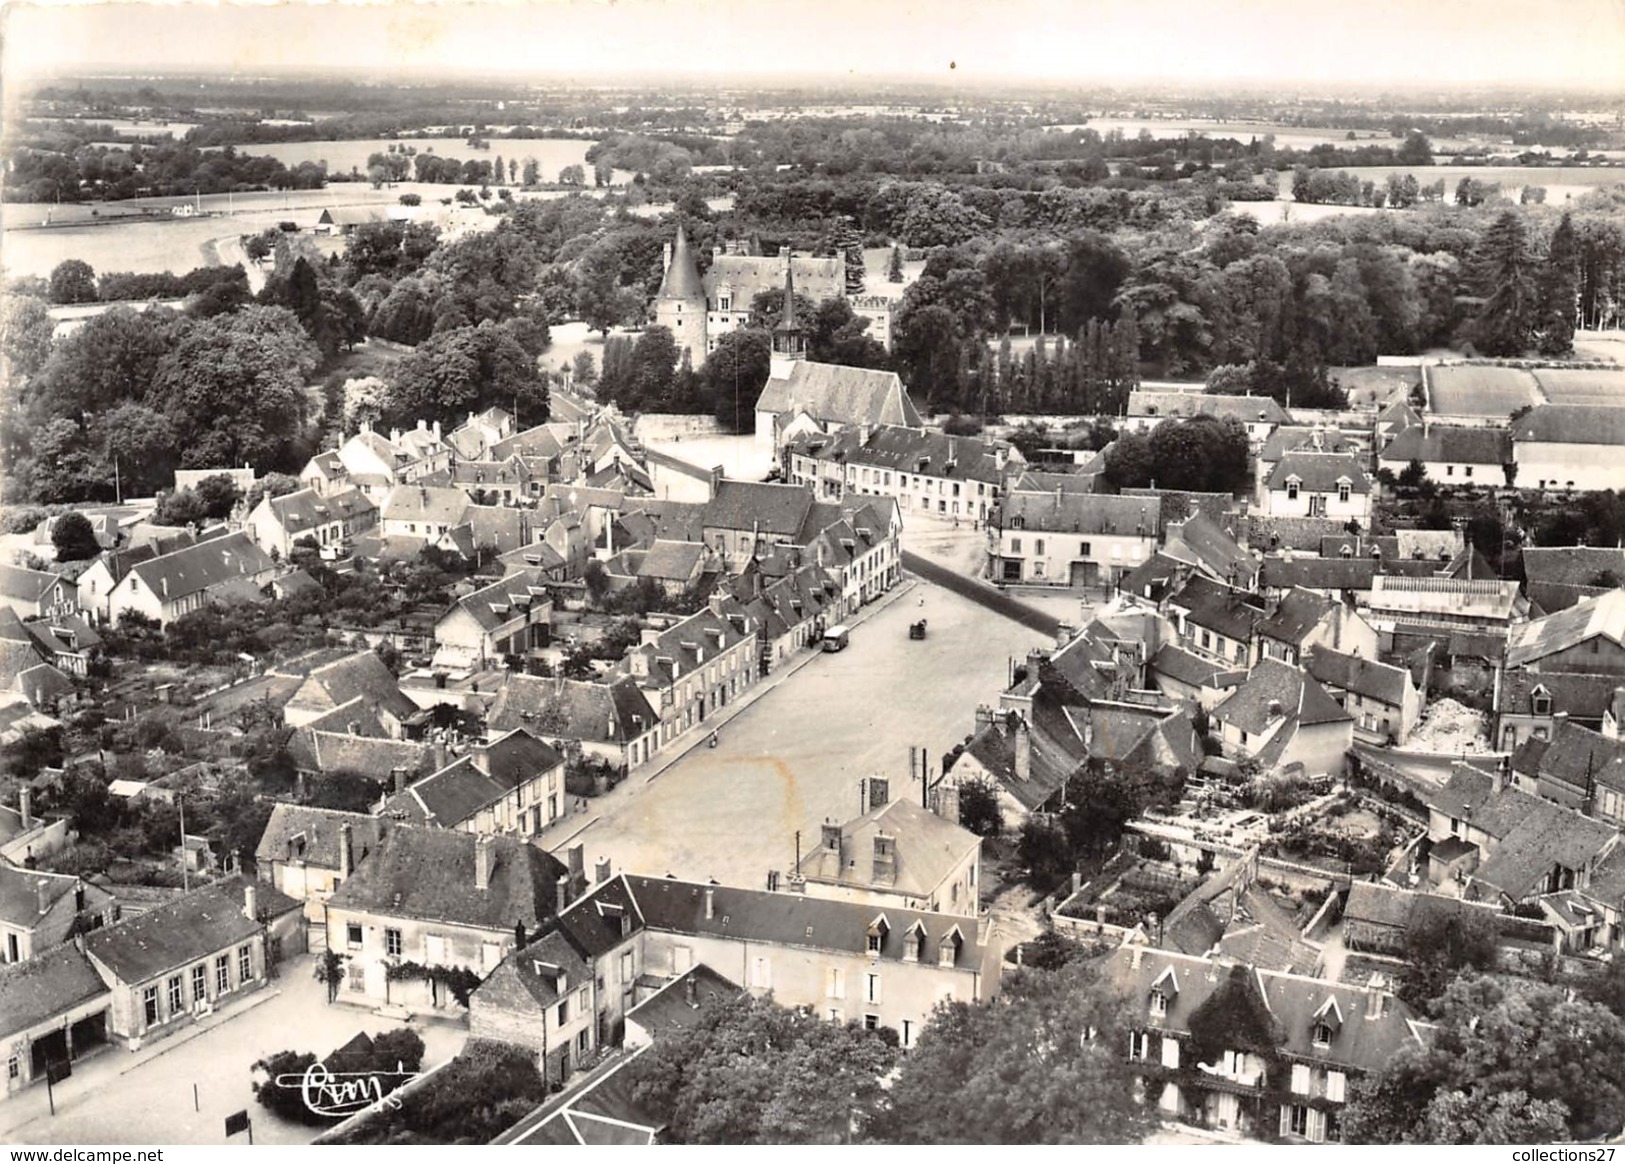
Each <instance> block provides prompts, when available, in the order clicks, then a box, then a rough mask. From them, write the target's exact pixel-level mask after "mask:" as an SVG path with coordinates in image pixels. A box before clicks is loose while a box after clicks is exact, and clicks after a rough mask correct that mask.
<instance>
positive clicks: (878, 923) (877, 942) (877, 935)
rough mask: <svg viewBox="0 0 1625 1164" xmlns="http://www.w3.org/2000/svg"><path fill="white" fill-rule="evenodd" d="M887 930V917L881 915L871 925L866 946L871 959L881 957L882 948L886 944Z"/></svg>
mask: <svg viewBox="0 0 1625 1164" xmlns="http://www.w3.org/2000/svg"><path fill="white" fill-rule="evenodd" d="M887 928H888V927H887V925H886V918H885V915H881V916H880V917H877V918H875V920H874V921H872V922H870V923H869V932H868V941H867V943H866V946H867V949H868V951H869V956H870V957H871V958H878V957H880V947H881V946H882V945H883V944H885V941H886V930H887Z"/></svg>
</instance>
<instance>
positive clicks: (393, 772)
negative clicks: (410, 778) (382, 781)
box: [389, 768, 406, 796]
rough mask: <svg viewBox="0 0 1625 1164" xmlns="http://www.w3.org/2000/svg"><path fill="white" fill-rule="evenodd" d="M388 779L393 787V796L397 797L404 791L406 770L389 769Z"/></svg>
mask: <svg viewBox="0 0 1625 1164" xmlns="http://www.w3.org/2000/svg"><path fill="white" fill-rule="evenodd" d="M389 777H390V780H391V781H392V782H393V783H394V785H395V795H396V796H399V795H400V794H401V793H403V792H405V791H406V769H405V768H391V769H390V770H389Z"/></svg>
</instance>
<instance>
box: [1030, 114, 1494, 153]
mask: <svg viewBox="0 0 1625 1164" xmlns="http://www.w3.org/2000/svg"><path fill="white" fill-rule="evenodd" d="M1045 128H1046V129H1051V130H1056V131H1059V132H1063V133H1064V132H1069V131H1071V130H1074V129H1092V130H1094V131H1095V132H1096V133H1098V134H1100V135H1101V136H1102V137H1104V136H1106V135H1107V134H1108V133H1111V132H1112V131H1113V130H1121V131H1122V134H1123V136H1124V137H1131V138H1132V137H1138V136H1140V133H1141V131H1144V132H1146V133H1149V134H1150V135H1151V136H1152V137H1156V138H1170V137H1184V136H1186V135H1187V134H1192V133H1199V134H1201V135H1202V136H1203V137H1210V138H1224V137H1230V138H1235V139H1236V140H1237V141H1242V142H1244V141H1250V140H1251V139H1253V138H1258V139H1259V140H1260V141H1262V140H1263V139H1264V138H1265V137H1266V136H1273V137H1274V138H1275V146H1276V148H1277V149H1283V150H1307V149H1313V148H1314V147H1315V146H1317V145H1339V146H1341V145H1346V146H1362V145H1392V146H1397V145H1399V141H1398V139H1396V138H1395V137H1394V136H1393V134H1391V133H1389V132H1388V131H1387V130H1385V129H1353V130H1350V129H1332V128H1329V127H1325V126H1313V125H1275V124H1272V123H1270V122H1266V121H1201V120H1184V119H1178V120H1176V119H1172V118H1170V119H1168V120H1163V119H1161V118H1155V117H1096V118H1091V119H1090V121H1089V123H1088V124H1087V125H1050V126H1046V127H1045ZM1351 135H1352V136H1351ZM1433 144H1434V148H1435V149H1439V150H1446V151H1453V150H1460V149H1466V148H1468V147H1469V146H1473V145H1496V144H1500V143H1496V142H1489V141H1485V140H1483V139H1466V138H1463V139H1460V140H1457V139H1454V138H1451V139H1442V140H1439V141H1436V142H1434V143H1433ZM1508 148H1511V147H1510V146H1508Z"/></svg>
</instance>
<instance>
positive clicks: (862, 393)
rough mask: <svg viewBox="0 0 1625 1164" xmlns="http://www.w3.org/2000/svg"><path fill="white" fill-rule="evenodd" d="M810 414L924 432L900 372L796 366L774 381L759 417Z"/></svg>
mask: <svg viewBox="0 0 1625 1164" xmlns="http://www.w3.org/2000/svg"><path fill="white" fill-rule="evenodd" d="M798 408H799V409H805V410H806V412H807V413H808V414H809V415H811V416H812V417H813V418H814V419H816V420H820V421H826V422H835V423H838V424H842V425H846V426H848V427H857V426H859V425H882V424H895V425H902V426H903V427H905V428H920V427H922V424H923V422H922V421H921V420H920V414H919V411H918V410H917V409H916V408H915V407H914V401H913V400H912V399H911V398H910V397H909V394H908V389H906V388H904V387H903V381H902V380H901V379H899V378H898V375H897V373H896V372H880V371H875V370H873V369H870V368H848V367H844V366H841V365H838V364H819V363H815V362H813V361H811V360H797V361H795V362H794V363H793V364H791V365H790V368H789V370H788V372H787V374H786V375H784V376H779V377H770V378H769V379H768V381H767V383H766V384H765V385H764V386H763V387H762V394H761V396H760V397H758V398H757V401H756V411H757V412H772V413H784V412H790V411H792V410H794V409H798Z"/></svg>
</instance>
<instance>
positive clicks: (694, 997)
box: [683, 972, 700, 1006]
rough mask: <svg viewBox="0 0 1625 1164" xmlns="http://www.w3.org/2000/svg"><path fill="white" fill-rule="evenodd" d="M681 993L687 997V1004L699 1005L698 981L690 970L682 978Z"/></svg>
mask: <svg viewBox="0 0 1625 1164" xmlns="http://www.w3.org/2000/svg"><path fill="white" fill-rule="evenodd" d="M683 994H684V996H685V997H686V998H687V1000H688V1005H689V1006H699V1005H700V981H699V979H697V978H695V977H694V975H693V973H692V972H691V973H690V974H689V975H688V977H687V978H686V979H684V980H683Z"/></svg>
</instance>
